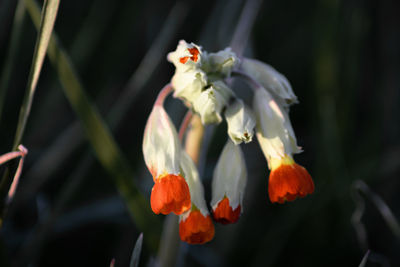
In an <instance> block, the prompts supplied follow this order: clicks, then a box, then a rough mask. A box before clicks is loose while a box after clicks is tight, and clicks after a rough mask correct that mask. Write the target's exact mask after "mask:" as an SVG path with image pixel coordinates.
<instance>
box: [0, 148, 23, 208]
mask: <svg viewBox="0 0 400 267" xmlns="http://www.w3.org/2000/svg"><path fill="white" fill-rule="evenodd" d="M18 149H19V151H13V152H9V153H6V154H4V155H2V156H0V164H3V163H6V162H7V161H9V160H12V159H15V158H17V157H21V158H20V160H19V164H18V168H17V171H16V172H15V175H14V179H13V182H12V184H11V187H10V190H9V191H8V198H7V201H8V202H9V201H11V199H12V198H13V196H14V194H15V191H16V189H17V185H18V182H19V177H20V176H21V172H22V166H23V165H24V158H25V155H26V154H28V150H27V149H26V148H25V147H24V146H23V145H19V146H18Z"/></svg>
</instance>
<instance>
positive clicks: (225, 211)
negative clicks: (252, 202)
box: [213, 197, 241, 224]
mask: <svg viewBox="0 0 400 267" xmlns="http://www.w3.org/2000/svg"><path fill="white" fill-rule="evenodd" d="M240 211H241V207H240V205H239V206H237V208H236V209H235V210H233V209H232V207H231V206H230V205H229V199H228V198H227V197H224V198H223V199H222V200H221V201H220V202H219V203H218V206H217V208H216V209H215V210H214V211H213V217H214V220H215V221H217V222H219V223H222V224H230V223H235V222H237V221H238V220H239V217H240Z"/></svg>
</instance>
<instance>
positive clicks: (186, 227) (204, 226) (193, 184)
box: [179, 151, 215, 244]
mask: <svg viewBox="0 0 400 267" xmlns="http://www.w3.org/2000/svg"><path fill="white" fill-rule="evenodd" d="M181 168H182V171H183V173H184V176H185V179H186V181H187V183H188V185H189V189H190V194H191V196H192V198H191V199H192V208H191V209H190V210H188V211H187V212H185V213H184V214H182V215H180V216H179V236H180V237H181V239H182V241H185V242H187V243H189V244H203V243H206V242H208V241H210V240H212V239H213V237H214V233H215V229H214V224H213V223H212V220H211V217H210V214H209V212H208V209H207V206H206V201H205V200H204V189H203V185H202V183H201V181H200V178H199V173H198V171H197V168H196V166H195V165H194V163H193V160H192V159H191V158H190V157H189V155H188V154H187V153H186V152H185V151H182V158H181Z"/></svg>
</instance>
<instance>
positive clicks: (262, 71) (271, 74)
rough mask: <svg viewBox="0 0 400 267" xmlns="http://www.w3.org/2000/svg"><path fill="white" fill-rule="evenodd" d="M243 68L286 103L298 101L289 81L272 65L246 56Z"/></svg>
mask: <svg viewBox="0 0 400 267" xmlns="http://www.w3.org/2000/svg"><path fill="white" fill-rule="evenodd" d="M241 69H242V70H243V71H244V72H245V73H247V74H248V75H249V76H251V77H252V78H253V79H254V80H256V81H257V82H259V83H260V84H261V85H262V86H263V87H264V88H266V89H267V90H269V91H270V92H271V93H272V94H273V95H276V96H278V97H279V98H281V99H282V100H284V102H285V103H286V104H288V105H290V104H293V103H297V96H296V95H295V94H294V93H293V89H292V86H291V85H290V83H289V81H288V80H287V79H286V77H285V76H283V75H282V74H281V73H279V72H278V71H277V70H275V69H274V68H273V67H271V66H270V65H268V64H266V63H264V62H261V61H259V60H255V59H249V58H244V59H243V62H242V65H241Z"/></svg>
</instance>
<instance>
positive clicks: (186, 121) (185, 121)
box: [179, 110, 193, 142]
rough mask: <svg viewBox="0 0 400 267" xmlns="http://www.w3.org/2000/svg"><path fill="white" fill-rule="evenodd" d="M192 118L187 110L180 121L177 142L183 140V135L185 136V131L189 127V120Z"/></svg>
mask: <svg viewBox="0 0 400 267" xmlns="http://www.w3.org/2000/svg"><path fill="white" fill-rule="evenodd" d="M192 116H193V114H192V112H191V111H190V110H188V112H186V115H185V117H184V118H183V120H182V123H181V127H180V128H179V140H181V142H182V140H183V135H184V134H185V132H186V129H187V128H188V126H189V123H190V119H191V118H192Z"/></svg>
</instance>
